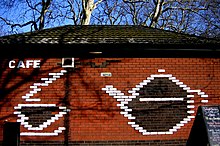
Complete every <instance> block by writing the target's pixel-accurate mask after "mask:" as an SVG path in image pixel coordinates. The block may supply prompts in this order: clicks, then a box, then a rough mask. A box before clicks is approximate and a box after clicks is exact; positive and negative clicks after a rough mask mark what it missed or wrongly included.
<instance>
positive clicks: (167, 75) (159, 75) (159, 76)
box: [151, 74, 172, 78]
mask: <svg viewBox="0 0 220 146" xmlns="http://www.w3.org/2000/svg"><path fill="white" fill-rule="evenodd" d="M151 77H152V78H170V77H172V75H170V74H157V75H151Z"/></svg>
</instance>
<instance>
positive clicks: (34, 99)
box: [25, 98, 41, 101]
mask: <svg viewBox="0 0 220 146" xmlns="http://www.w3.org/2000/svg"><path fill="white" fill-rule="evenodd" d="M25 100H26V101H41V99H40V98H29V99H25Z"/></svg>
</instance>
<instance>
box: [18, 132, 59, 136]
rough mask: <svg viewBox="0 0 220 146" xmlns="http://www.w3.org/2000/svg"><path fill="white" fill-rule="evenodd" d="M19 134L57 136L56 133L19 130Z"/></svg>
mask: <svg viewBox="0 0 220 146" xmlns="http://www.w3.org/2000/svg"><path fill="white" fill-rule="evenodd" d="M20 135H21V136H57V135H58V133H46V132H45V133H37V132H21V133H20Z"/></svg>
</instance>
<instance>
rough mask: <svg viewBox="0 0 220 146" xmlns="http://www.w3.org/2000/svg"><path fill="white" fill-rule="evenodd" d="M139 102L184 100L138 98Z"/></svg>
mask: <svg viewBox="0 0 220 146" xmlns="http://www.w3.org/2000/svg"><path fill="white" fill-rule="evenodd" d="M139 100H140V101H183V100H184V98H140V99H139Z"/></svg>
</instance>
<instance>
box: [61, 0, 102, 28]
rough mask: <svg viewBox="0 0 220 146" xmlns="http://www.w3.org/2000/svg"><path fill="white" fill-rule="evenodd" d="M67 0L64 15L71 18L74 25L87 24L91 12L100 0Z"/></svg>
mask: <svg viewBox="0 0 220 146" xmlns="http://www.w3.org/2000/svg"><path fill="white" fill-rule="evenodd" d="M67 2H68V9H67V13H66V16H65V17H66V18H67V19H70V20H72V21H73V24H75V25H89V24H90V20H91V15H92V12H93V11H94V9H96V7H97V6H98V4H99V3H101V2H102V0H97V1H95V0H67Z"/></svg>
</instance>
